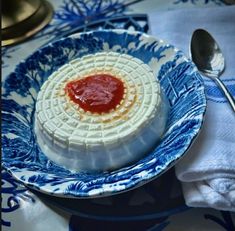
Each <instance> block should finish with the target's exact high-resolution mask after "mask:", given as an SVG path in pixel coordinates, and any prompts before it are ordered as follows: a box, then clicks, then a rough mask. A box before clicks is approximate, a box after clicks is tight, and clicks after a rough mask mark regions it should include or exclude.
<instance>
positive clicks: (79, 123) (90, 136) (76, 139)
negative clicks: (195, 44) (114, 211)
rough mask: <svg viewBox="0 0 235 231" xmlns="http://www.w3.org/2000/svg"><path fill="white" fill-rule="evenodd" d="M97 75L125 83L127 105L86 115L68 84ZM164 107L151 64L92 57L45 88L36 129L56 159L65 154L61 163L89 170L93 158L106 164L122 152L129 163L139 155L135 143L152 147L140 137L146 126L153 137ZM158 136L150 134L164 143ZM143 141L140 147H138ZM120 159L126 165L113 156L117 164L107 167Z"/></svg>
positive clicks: (115, 56) (54, 76)
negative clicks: (69, 162) (68, 90)
mask: <svg viewBox="0 0 235 231" xmlns="http://www.w3.org/2000/svg"><path fill="white" fill-rule="evenodd" d="M94 74H110V75H112V76H115V77H117V78H119V79H120V80H121V81H122V82H123V83H124V87H125V91H124V97H123V100H122V101H121V102H120V104H119V105H118V106H117V107H116V108H115V109H114V110H111V111H110V112H109V113H103V114H95V113H91V112H89V111H87V112H86V111H84V110H83V109H82V108H80V107H79V105H78V104H76V103H74V102H73V101H71V100H70V98H69V97H68V95H67V93H66V92H65V86H66V84H67V83H68V82H70V81H73V80H78V79H81V78H85V77H87V76H90V75H94ZM160 104H161V94H160V85H159V83H158V81H157V80H156V78H155V77H154V74H153V72H152V70H151V69H150V67H149V66H148V65H146V64H144V63H143V62H142V61H140V60H139V59H137V58H134V57H132V56H129V55H126V54H119V53H115V52H101V53H96V54H94V55H87V56H84V57H82V58H79V59H76V60H73V61H71V62H70V63H68V64H66V65H64V66H63V67H62V68H60V69H59V70H58V71H56V72H54V73H53V74H52V75H51V76H50V77H49V78H48V80H47V81H46V82H45V83H44V84H43V86H42V88H41V90H40V92H39V94H38V98H37V103H36V130H37V132H38V133H39V143H40V142H41V143H43V144H42V145H41V146H45V145H46V146H47V152H49V153H50V152H51V151H53V152H54V154H52V156H54V157H53V158H52V159H56V158H57V157H56V156H55V152H58V153H57V155H60V154H59V153H61V158H68V157H70V158H72V159H73V160H77V159H79V161H82V165H83V166H84V165H87V164H84V162H85V161H88V159H89V158H88V156H90V158H91V159H93V157H91V153H94V155H96V156H97V158H98V159H99V161H100V160H101V159H105V157H104V156H105V155H106V154H107V153H109V152H112V151H116V152H117V150H118V152H126V153H127V154H126V157H125V158H123V161H124V159H125V161H124V162H126V161H127V159H128V158H129V157H128V153H129V155H130V156H132V155H136V153H135V154H134V151H133V150H131V149H133V147H131V145H132V143H133V142H134V143H133V145H134V144H135V145H137V146H138V144H140V143H141V145H142V146H143V147H145V148H146V146H147V147H148V142H147V144H146V142H145V141H144V140H141V137H139V138H136V137H137V136H139V135H140V133H142V132H143V130H145V129H144V128H145V127H146V126H147V127H148V129H149V132H150V131H151V123H152V122H153V119H154V117H156V115H157V112H158V111H159V108H160ZM149 126H150V127H149ZM155 126H156V125H155ZM160 130H162V129H160ZM153 132H154V131H153ZM153 132H152V133H151V132H150V133H151V134H152V136H153V137H156V138H155V139H157V137H158V138H159V134H158V135H157V134H154V133H153ZM156 132H157V131H156V129H155V133H156ZM156 135H157V136H156ZM147 137H148V136H147ZM137 139H138V140H139V141H138V142H139V143H138V142H137V143H136V140H137ZM155 139H154V140H155ZM40 140H41V141H40ZM150 144H151V142H150ZM120 145H121V146H122V147H121V148H120ZM151 145H152V144H151ZM48 148H49V149H51V150H48ZM42 149H43V147H42ZM135 149H138V147H137V148H135ZM106 152H107V153H106ZM135 152H136V150H135ZM105 153H106V154H105ZM79 155H81V157H79ZM99 155H100V157H99ZM102 155H103V157H101V156H102ZM117 155H118V153H117ZM136 156H138V154H137V155H136ZM127 157H128V158H127ZM87 158H88V159H87ZM118 158H119V159H120V160H116V161H113V160H112V159H113V157H112V156H109V159H111V160H110V161H109V162H110V163H109V164H107V166H108V165H111V166H110V167H113V166H114V165H116V163H117V162H122V157H121V156H119V157H118ZM118 158H117V157H115V159H118ZM133 158H134V157H131V158H130V160H132V159H133ZM135 158H136V157H135ZM62 162H65V161H62ZM73 165H75V164H73ZM76 165H81V164H79V163H76ZM88 165H89V164H88ZM93 165H94V166H93V167H94V168H97V166H98V165H103V164H97V161H95V163H94V164H93ZM104 165H106V164H104ZM118 165H120V163H119V164H118ZM107 166H106V167H105V168H107ZM68 167H70V165H69V166H68ZM93 167H92V168H93ZM103 167H104V166H103ZM103 167H102V166H101V168H103ZM72 168H73V167H72ZM85 168H90V167H89V166H87V167H85ZM98 168H99V167H98ZM75 169H76V167H75Z"/></svg>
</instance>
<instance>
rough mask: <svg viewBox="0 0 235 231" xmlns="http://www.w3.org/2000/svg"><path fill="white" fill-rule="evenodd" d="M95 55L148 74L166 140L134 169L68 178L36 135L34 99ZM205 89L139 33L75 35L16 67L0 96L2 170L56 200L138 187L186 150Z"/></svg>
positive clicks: (191, 69)
mask: <svg viewBox="0 0 235 231" xmlns="http://www.w3.org/2000/svg"><path fill="white" fill-rule="evenodd" d="M100 51H115V52H120V53H127V54H129V55H132V56H134V57H136V58H139V59H141V60H142V61H143V62H144V63H146V64H148V65H149V66H150V67H151V68H152V69H153V71H154V73H155V75H156V78H158V79H159V80H160V84H161V86H162V88H163V90H164V91H165V94H166V96H167V98H168V100H169V103H170V107H171V108H170V112H169V118H168V123H167V129H166V133H165V135H164V137H163V139H162V140H161V142H160V143H159V144H158V146H157V147H156V148H155V149H154V150H153V151H152V152H151V153H149V154H148V155H147V156H146V157H145V158H143V159H141V160H140V161H138V162H137V163H135V164H133V165H130V166H128V167H125V168H121V169H119V170H116V171H113V172H103V173H85V172H77V173H74V172H70V171H69V170H67V169H64V168H63V167H61V166H58V165H56V164H55V163H53V162H52V161H50V160H49V159H48V158H47V157H46V156H45V155H44V153H42V151H41V150H40V148H39V146H38V145H37V143H36V139H35V134H34V129H33V126H34V111H35V102H36V99H37V94H38V91H39V90H40V87H41V86H42V84H43V83H44V81H45V80H46V79H47V78H48V76H50V75H51V74H52V73H53V72H54V71H56V70H57V69H58V68H59V67H61V66H62V65H64V64H66V63H67V62H69V61H71V60H73V59H76V58H78V57H81V56H83V55H87V54H91V53H96V52H100ZM205 108H206V98H205V93H204V86H203V82H202V79H201V76H200V74H199V73H198V72H197V69H196V68H195V66H194V64H193V63H192V62H190V61H189V60H188V59H187V58H186V57H185V56H184V55H183V54H182V52H181V51H178V50H177V49H176V48H175V47H174V46H172V45H169V44H166V43H165V42H164V41H162V40H159V39H157V38H154V37H152V36H149V35H147V34H143V33H140V32H128V31H125V30H102V31H92V32H85V33H81V34H75V35H72V36H71V37H67V38H64V39H61V40H58V41H56V42H54V43H51V44H49V45H47V46H44V47H43V48H41V49H40V50H38V51H36V52H35V53H33V54H32V55H31V56H29V57H28V58H27V59H26V60H25V61H23V62H21V63H20V64H19V65H18V66H17V67H16V69H15V71H14V72H13V73H11V74H10V75H9V76H8V77H7V79H6V81H5V82H4V85H3V90H2V148H3V151H2V164H3V167H5V168H6V169H7V171H8V172H10V174H12V175H13V176H14V177H15V178H16V179H18V180H20V181H21V182H23V183H24V184H26V185H27V186H29V187H32V188H34V189H36V190H40V191H42V192H44V193H47V194H52V195H55V196H60V197H75V198H85V197H87V198H88V197H98V196H107V195H113V194H115V193H120V192H123V191H126V190H129V189H132V188H134V187H137V186H141V185H143V184H144V183H147V182H149V181H151V180H153V179H155V178H156V177H158V176H160V175H161V174H162V173H163V172H164V171H166V170H168V169H169V168H170V167H171V166H173V165H174V164H175V163H176V161H178V160H179V159H180V158H181V157H182V156H183V155H184V154H185V153H186V151H187V150H188V149H189V147H190V145H191V144H192V141H193V140H194V139H195V137H196V136H197V134H198V132H199V130H200V128H201V126H202V122H203V116H204V112H205Z"/></svg>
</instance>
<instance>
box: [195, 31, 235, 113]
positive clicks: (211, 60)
mask: <svg viewBox="0 0 235 231" xmlns="http://www.w3.org/2000/svg"><path fill="white" fill-rule="evenodd" d="M191 58H192V60H193V62H194V63H195V64H196V66H197V68H198V70H199V71H200V72H201V73H202V74H204V75H205V76H207V77H209V78H211V79H213V80H214V81H215V82H216V84H217V85H218V86H219V87H220V89H221V90H222V92H223V93H224V95H225V96H226V98H227V100H228V102H229V103H230V105H231V107H232V109H233V111H234V112H235V100H234V98H233V96H232V95H231V93H230V92H229V91H228V89H227V88H226V86H225V85H224V84H223V82H222V81H221V80H220V79H219V76H220V75H221V74H222V73H223V71H224V68H225V61H224V57H223V54H222V52H221V50H220V48H219V45H218V44H217V43H216V41H215V40H214V38H213V37H212V36H211V35H210V34H209V33H208V32H207V31H206V30H203V29H197V30H195V31H194V33H193V35H192V39H191Z"/></svg>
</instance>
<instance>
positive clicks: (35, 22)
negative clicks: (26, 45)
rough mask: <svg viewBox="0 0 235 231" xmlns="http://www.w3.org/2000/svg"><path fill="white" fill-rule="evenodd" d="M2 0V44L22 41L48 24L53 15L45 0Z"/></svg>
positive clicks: (6, 44)
mask: <svg viewBox="0 0 235 231" xmlns="http://www.w3.org/2000/svg"><path fill="white" fill-rule="evenodd" d="M1 1H2V25H1V33H2V46H8V45H13V44H16V43H19V42H22V41H24V40H26V39H27V38H29V37H30V36H32V35H34V34H35V33H37V32H38V31H40V30H41V29H42V28H43V27H44V26H46V25H47V24H48V23H49V22H50V20H51V18H52V15H53V8H52V6H51V5H50V4H49V3H48V2H47V1H45V0H1Z"/></svg>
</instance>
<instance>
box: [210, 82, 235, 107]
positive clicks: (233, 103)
mask: <svg viewBox="0 0 235 231" xmlns="http://www.w3.org/2000/svg"><path fill="white" fill-rule="evenodd" d="M214 80H215V82H216V83H217V85H218V86H219V87H220V89H221V90H222V91H223V93H224V95H225V97H226V98H227V100H228V102H229V104H230V106H231V107H232V109H233V111H234V112H235V100H234V98H233V96H232V94H231V93H230V92H229V91H228V89H227V88H226V86H225V85H224V83H223V82H222V81H221V80H220V79H219V78H214Z"/></svg>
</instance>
